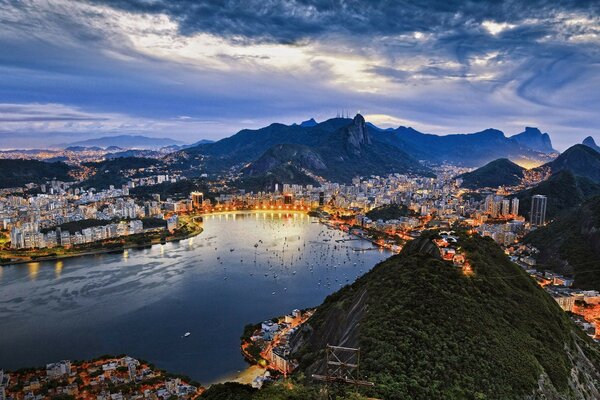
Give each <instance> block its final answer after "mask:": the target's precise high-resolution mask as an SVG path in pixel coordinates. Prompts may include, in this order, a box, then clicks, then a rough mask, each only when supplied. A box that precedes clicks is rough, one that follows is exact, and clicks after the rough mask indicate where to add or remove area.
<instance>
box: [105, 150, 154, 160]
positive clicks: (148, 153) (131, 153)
mask: <svg viewBox="0 0 600 400" xmlns="http://www.w3.org/2000/svg"><path fill="white" fill-rule="evenodd" d="M161 155H162V153H160V152H158V151H156V150H123V151H116V152H114V153H108V154H106V155H105V158H106V159H109V160H110V159H113V158H123V157H136V158H158V157H160V156H161Z"/></svg>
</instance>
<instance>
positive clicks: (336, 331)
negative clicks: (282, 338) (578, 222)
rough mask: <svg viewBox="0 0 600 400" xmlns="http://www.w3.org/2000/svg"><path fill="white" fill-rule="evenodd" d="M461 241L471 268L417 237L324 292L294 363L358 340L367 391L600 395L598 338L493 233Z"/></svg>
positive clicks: (427, 395) (304, 364)
mask: <svg viewBox="0 0 600 400" xmlns="http://www.w3.org/2000/svg"><path fill="white" fill-rule="evenodd" d="M459 245H460V246H461V248H462V249H463V251H464V252H465V253H466V255H467V257H468V259H469V260H470V261H471V264H472V266H473V270H474V275H473V276H466V275H463V274H462V272H461V270H460V269H458V268H456V267H454V266H452V265H451V264H449V263H447V262H443V261H441V260H440V259H439V251H437V247H436V246H435V244H433V243H432V242H431V241H430V240H429V238H428V237H427V236H423V237H421V238H420V239H417V240H416V241H413V242H411V244H410V245H409V246H407V247H406V248H405V250H403V252H402V253H401V254H400V255H397V256H393V257H391V258H390V259H388V260H386V261H384V262H382V263H380V264H379V265H377V266H376V267H375V268H374V269H373V270H372V271H370V272H369V273H367V274H366V275H364V276H363V277H361V278H359V279H358V280H357V281H356V282H355V283H354V284H352V285H350V286H346V287H344V288H343V289H341V290H339V291H338V292H336V293H334V294H333V295H331V296H329V297H328V298H327V299H326V300H325V302H324V303H323V304H322V305H321V306H319V308H318V309H317V311H316V313H315V314H314V316H313V317H312V318H311V319H310V320H309V322H308V324H306V325H305V326H304V327H303V328H302V329H301V330H300V331H299V332H298V333H297V334H296V335H295V336H294V337H293V339H292V344H293V345H295V347H296V349H297V350H296V355H297V357H299V359H300V361H301V366H300V369H299V372H301V373H303V374H304V375H305V376H310V374H312V373H323V368H324V361H323V360H324V351H323V349H324V348H325V346H326V345H327V344H336V345H341V346H348V347H360V349H361V373H362V375H363V378H365V377H366V378H367V379H368V380H370V381H372V382H374V383H375V386H374V387H373V388H371V389H364V393H365V394H367V395H368V396H369V397H377V398H385V399H409V398H410V399H442V398H443V399H477V398H481V399H483V398H486V399H525V398H530V399H531V398H552V399H570V398H573V399H575V398H582V399H595V398H598V396H600V392H599V391H598V389H599V387H600V386H599V385H600V384H599V379H600V374H599V368H600V354H599V351H598V348H597V346H596V345H595V344H593V343H592V342H591V340H590V339H589V338H587V337H586V336H585V335H584V334H583V333H582V332H581V331H580V330H579V329H578V328H577V327H575V326H574V324H573V323H572V322H571V321H570V320H569V319H568V317H567V315H566V314H565V313H564V312H563V311H562V310H561V309H560V308H559V307H558V305H557V304H556V303H555V302H554V300H553V299H552V298H550V296H549V295H548V294H546V293H545V292H544V290H543V289H542V288H540V287H539V286H537V284H535V282H534V281H533V280H532V279H531V278H530V277H529V276H527V274H526V273H525V272H524V271H523V270H521V269H520V268H519V267H518V266H516V265H515V264H513V263H511V262H510V261H509V260H508V259H507V257H506V256H505V255H504V254H503V252H502V250H501V249H500V247H499V246H497V245H496V244H495V243H493V241H491V240H489V239H484V238H481V237H478V236H475V237H468V236H466V235H465V236H462V237H461V239H460V243H459ZM348 390H353V389H352V388H349V389H348ZM544 396H546V397H544Z"/></svg>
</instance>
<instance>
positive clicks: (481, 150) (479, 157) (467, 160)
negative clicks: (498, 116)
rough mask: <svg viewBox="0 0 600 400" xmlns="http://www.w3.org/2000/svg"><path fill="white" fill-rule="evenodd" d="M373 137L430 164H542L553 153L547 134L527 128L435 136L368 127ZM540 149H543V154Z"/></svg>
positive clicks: (415, 131)
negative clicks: (507, 132)
mask: <svg viewBox="0 0 600 400" xmlns="http://www.w3.org/2000/svg"><path fill="white" fill-rule="evenodd" d="M371 130H372V131H373V133H374V135H378V137H379V138H380V139H381V140H383V141H385V142H387V143H389V144H392V145H394V146H396V147H398V148H399V149H402V150H404V151H405V152H406V153H408V154H410V155H412V156H414V157H415V158H417V159H419V160H426V161H429V162H434V163H442V162H449V163H452V164H457V165H463V166H469V167H479V166H481V165H484V164H486V163H488V162H490V161H493V160H496V159H498V158H510V159H513V160H530V161H535V162H540V163H543V162H546V161H548V160H550V159H552V157H553V156H554V155H555V154H556V152H555V151H554V150H552V144H551V142H550V137H549V136H548V134H542V133H541V132H540V131H539V130H538V129H535V128H527V129H526V130H525V132H523V133H520V134H518V135H515V136H513V137H510V138H509V137H506V136H505V135H504V133H503V132H502V131H499V130H497V129H486V130H483V131H481V132H476V133H468V134H453V135H446V136H438V135H433V134H426V133H421V132H419V131H417V130H415V129H413V128H407V127H404V126H401V127H399V128H397V129H394V130H384V131H382V130H380V129H379V128H376V127H375V128H371ZM541 148H543V149H546V150H544V151H542V150H540V149H541Z"/></svg>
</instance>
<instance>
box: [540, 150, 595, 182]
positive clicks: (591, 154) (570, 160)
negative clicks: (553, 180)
mask: <svg viewBox="0 0 600 400" xmlns="http://www.w3.org/2000/svg"><path fill="white" fill-rule="evenodd" d="M540 168H542V169H543V168H549V169H550V171H551V172H552V174H556V173H558V172H560V171H565V170H568V171H571V172H572V173H573V174H574V175H577V176H582V177H585V178H588V179H590V180H591V181H594V182H596V183H600V153H598V152H597V151H595V150H594V149H592V148H590V147H588V146H586V145H583V144H576V145H574V146H571V147H569V148H568V149H567V150H565V151H564V152H563V153H562V154H561V155H559V156H558V157H557V158H556V159H555V160H554V161H551V162H549V163H547V164H545V165H543V166H542V167H540Z"/></svg>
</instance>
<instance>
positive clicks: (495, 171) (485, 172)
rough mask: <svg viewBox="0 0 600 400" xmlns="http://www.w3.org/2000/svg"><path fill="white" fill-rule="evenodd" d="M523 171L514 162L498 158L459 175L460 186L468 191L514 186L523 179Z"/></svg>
mask: <svg viewBox="0 0 600 400" xmlns="http://www.w3.org/2000/svg"><path fill="white" fill-rule="evenodd" d="M524 170H525V169H524V168H523V167H520V166H519V165H517V164H515V163H514V162H512V161H510V160H508V159H506V158H500V159H498V160H494V161H492V162H490V163H488V164H486V165H484V166H483V167H481V168H477V169H476V170H474V171H471V172H467V173H465V174H462V175H459V176H458V178H461V179H462V180H463V183H462V186H463V187H465V188H469V189H479V188H484V187H498V186H516V185H518V184H519V183H521V180H522V179H523V171H524Z"/></svg>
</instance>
